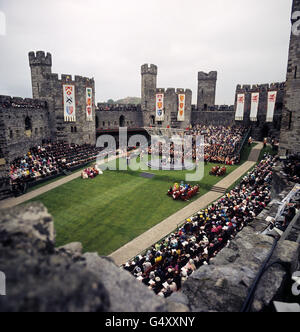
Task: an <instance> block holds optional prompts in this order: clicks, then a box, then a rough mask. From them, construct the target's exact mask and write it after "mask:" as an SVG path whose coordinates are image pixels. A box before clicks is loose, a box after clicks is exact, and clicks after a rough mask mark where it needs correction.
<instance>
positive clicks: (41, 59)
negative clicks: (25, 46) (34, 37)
mask: <svg viewBox="0 0 300 332" xmlns="http://www.w3.org/2000/svg"><path fill="white" fill-rule="evenodd" d="M28 57H29V64H30V66H49V67H51V66H52V55H51V53H47V55H46V54H45V52H44V51H37V52H36V53H35V52H30V53H29V54H28Z"/></svg>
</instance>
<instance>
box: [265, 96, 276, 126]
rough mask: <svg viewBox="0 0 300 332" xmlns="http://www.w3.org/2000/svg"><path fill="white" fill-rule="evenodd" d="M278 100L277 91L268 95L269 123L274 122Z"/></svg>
mask: <svg viewBox="0 0 300 332" xmlns="http://www.w3.org/2000/svg"><path fill="white" fill-rule="evenodd" d="M276 99H277V91H269V93H268V111H267V122H273V119H274V111H275V104H276Z"/></svg>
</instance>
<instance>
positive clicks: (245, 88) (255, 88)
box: [236, 82, 285, 93]
mask: <svg viewBox="0 0 300 332" xmlns="http://www.w3.org/2000/svg"><path fill="white" fill-rule="evenodd" d="M284 88H285V82H276V83H271V84H268V83H266V84H253V85H249V84H245V85H241V84H238V85H237V87H236V91H237V92H239V93H247V92H264V91H270V90H274V89H275V90H284Z"/></svg>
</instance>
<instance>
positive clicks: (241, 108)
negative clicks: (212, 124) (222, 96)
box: [235, 94, 245, 121]
mask: <svg viewBox="0 0 300 332" xmlns="http://www.w3.org/2000/svg"><path fill="white" fill-rule="evenodd" d="M244 112H245V94H238V95H237V105H236V113H235V121H243V120H244Z"/></svg>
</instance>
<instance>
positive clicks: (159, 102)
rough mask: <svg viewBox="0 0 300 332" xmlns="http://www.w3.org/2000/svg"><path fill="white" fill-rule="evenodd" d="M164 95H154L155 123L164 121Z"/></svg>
mask: <svg viewBox="0 0 300 332" xmlns="http://www.w3.org/2000/svg"><path fill="white" fill-rule="evenodd" d="M164 119H165V116H164V94H163V93H158V94H157V95H156V117H155V120H156V121H164Z"/></svg>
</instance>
